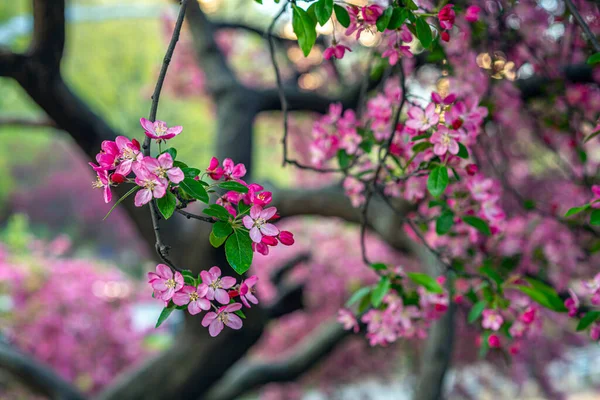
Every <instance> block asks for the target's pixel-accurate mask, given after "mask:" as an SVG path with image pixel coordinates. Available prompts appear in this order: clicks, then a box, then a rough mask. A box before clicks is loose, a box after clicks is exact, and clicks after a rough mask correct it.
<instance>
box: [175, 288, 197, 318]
mask: <svg viewBox="0 0 600 400" xmlns="http://www.w3.org/2000/svg"><path fill="white" fill-rule="evenodd" d="M189 302H190V295H189V294H188V293H183V292H182V291H181V292H177V293H175V294H174V295H173V303H175V304H177V305H178V306H184V305H186V304H187V303H189ZM192 303H195V302H192ZM190 313H191V312H190Z"/></svg>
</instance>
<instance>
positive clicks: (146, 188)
mask: <svg viewBox="0 0 600 400" xmlns="http://www.w3.org/2000/svg"><path fill="white" fill-rule="evenodd" d="M133 172H134V173H135V175H136V178H135V183H136V184H137V185H139V186H141V187H142V189H141V190H138V192H137V193H136V194H135V201H134V203H135V206H136V207H141V206H143V205H144V204H147V203H148V202H149V201H150V200H152V198H155V199H160V198H161V197H163V196H164V195H165V193H166V192H167V185H168V182H167V180H166V179H164V178H159V177H158V176H156V175H154V174H153V173H151V172H150V171H148V170H147V169H146V168H145V167H144V166H142V165H140V164H134V165H133Z"/></svg>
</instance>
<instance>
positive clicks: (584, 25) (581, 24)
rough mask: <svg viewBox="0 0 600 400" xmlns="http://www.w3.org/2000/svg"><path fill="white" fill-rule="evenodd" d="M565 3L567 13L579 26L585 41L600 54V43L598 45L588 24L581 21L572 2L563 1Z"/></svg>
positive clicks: (570, 0) (581, 18)
mask: <svg viewBox="0 0 600 400" xmlns="http://www.w3.org/2000/svg"><path fill="white" fill-rule="evenodd" d="M565 3H566V5H567V7H568V8H569V11H570V12H571V14H572V15H573V17H574V18H575V21H577V24H578V25H579V27H580V28H581V30H583V32H584V33H585V36H586V37H587V39H588V40H589V41H590V42H591V43H592V47H594V50H595V51H596V52H598V53H600V43H598V40H597V39H596V36H595V35H594V33H593V32H592V31H591V30H590V27H589V26H588V24H587V23H586V22H585V20H584V19H583V17H582V16H581V14H580V13H579V11H578V10H577V7H575V4H573V0H565Z"/></svg>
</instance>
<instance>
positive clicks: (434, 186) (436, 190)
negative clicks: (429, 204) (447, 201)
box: [427, 165, 448, 197]
mask: <svg viewBox="0 0 600 400" xmlns="http://www.w3.org/2000/svg"><path fill="white" fill-rule="evenodd" d="M447 186H448V169H447V168H446V166H444V165H440V166H439V167H436V168H434V169H433V170H432V171H431V173H430V174H429V178H427V190H429V193H431V195H432V196H433V197H439V196H441V195H442V193H444V190H446V187H447Z"/></svg>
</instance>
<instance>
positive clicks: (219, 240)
mask: <svg viewBox="0 0 600 400" xmlns="http://www.w3.org/2000/svg"><path fill="white" fill-rule="evenodd" d="M226 240H227V236H225V237H216V236H215V234H214V233H213V232H212V231H210V235H209V236H208V241H209V242H210V244H211V246H212V247H214V248H219V247H221V245H222V244H223V243H225V241H226Z"/></svg>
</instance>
